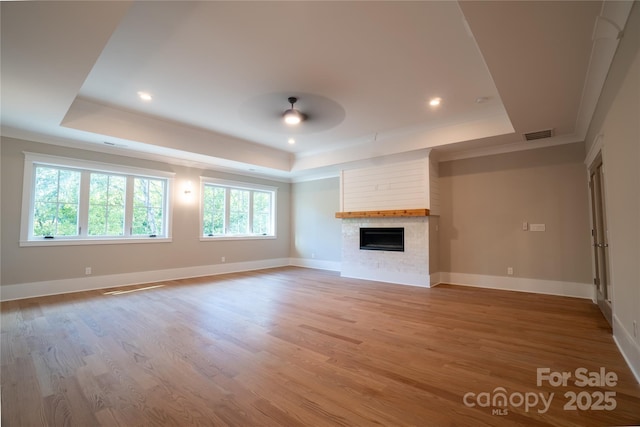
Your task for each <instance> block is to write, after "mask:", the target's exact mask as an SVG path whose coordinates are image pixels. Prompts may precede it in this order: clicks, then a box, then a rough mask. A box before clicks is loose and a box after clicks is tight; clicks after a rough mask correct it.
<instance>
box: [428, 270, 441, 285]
mask: <svg viewBox="0 0 640 427" xmlns="http://www.w3.org/2000/svg"><path fill="white" fill-rule="evenodd" d="M429 283H430V284H431V287H432V288H433V287H434V286H438V285H439V284H440V283H442V281H441V280H440V272H439V271H438V272H436V273H431V274H430V275H429Z"/></svg>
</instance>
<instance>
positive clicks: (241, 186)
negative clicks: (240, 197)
mask: <svg viewBox="0 0 640 427" xmlns="http://www.w3.org/2000/svg"><path fill="white" fill-rule="evenodd" d="M206 185H215V186H218V187H225V188H226V189H227V191H228V190H229V189H235V190H249V191H260V192H270V193H272V195H273V197H272V200H271V230H272V234H268V235H262V234H219V235H215V236H205V235H203V232H202V229H203V226H204V218H203V217H204V188H205V186H206ZM277 200H278V187H272V186H268V185H261V184H253V183H250V182H240V181H229V180H226V179H218V178H210V177H206V176H201V177H200V229H199V230H198V233H199V234H200V241H202V242H206V241H212V240H264V239H276V238H277V227H276V224H277V223H278V221H277ZM250 203H252V202H250ZM228 215H229V197H226V198H225V216H228ZM249 218H250V219H249V221H253V206H251V208H250V209H249ZM226 224H227V223H226V222H225V226H226Z"/></svg>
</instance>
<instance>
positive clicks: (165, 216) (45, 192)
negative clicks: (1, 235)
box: [20, 153, 173, 246]
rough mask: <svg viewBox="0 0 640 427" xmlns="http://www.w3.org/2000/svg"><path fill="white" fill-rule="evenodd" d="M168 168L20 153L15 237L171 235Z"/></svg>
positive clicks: (63, 240) (87, 240) (31, 241)
mask: <svg viewBox="0 0 640 427" xmlns="http://www.w3.org/2000/svg"><path fill="white" fill-rule="evenodd" d="M172 180H173V174H171V173H167V172H162V171H153V170H148V169H138V168H131V167H123V166H118V165H111V164H104V163H97V162H90V161H83V160H76V159H68V158H62V157H55V156H47V155H41V154H33V153H25V168H24V188H23V201H22V208H23V209H22V223H21V230H20V243H21V245H23V246H29V245H58V244H92V243H93V244H95V243H116V242H121V241H128V242H145V241H149V242H151V241H155V242H157V241H170V238H171V234H170V212H171V209H170V197H169V195H170V194H171V192H170V190H171V183H172Z"/></svg>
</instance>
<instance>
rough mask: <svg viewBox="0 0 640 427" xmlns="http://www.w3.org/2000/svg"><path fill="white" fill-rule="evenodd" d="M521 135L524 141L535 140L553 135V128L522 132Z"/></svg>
mask: <svg viewBox="0 0 640 427" xmlns="http://www.w3.org/2000/svg"><path fill="white" fill-rule="evenodd" d="M522 136H523V137H524V140H525V141H535V140H536V139H545V138H551V137H552V136H553V129H545V130H539V131H535V132H527V133H523V134H522Z"/></svg>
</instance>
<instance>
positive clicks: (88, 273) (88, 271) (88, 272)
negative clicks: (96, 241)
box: [84, 267, 91, 276]
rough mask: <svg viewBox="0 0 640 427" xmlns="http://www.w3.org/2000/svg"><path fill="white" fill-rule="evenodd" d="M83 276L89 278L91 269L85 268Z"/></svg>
mask: <svg viewBox="0 0 640 427" xmlns="http://www.w3.org/2000/svg"><path fill="white" fill-rule="evenodd" d="M84 274H85V275H87V276H89V275H90V274H91V267H85V268H84Z"/></svg>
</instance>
